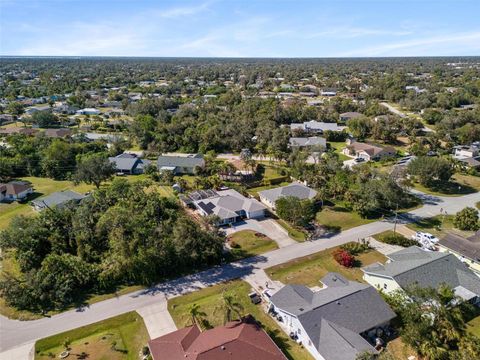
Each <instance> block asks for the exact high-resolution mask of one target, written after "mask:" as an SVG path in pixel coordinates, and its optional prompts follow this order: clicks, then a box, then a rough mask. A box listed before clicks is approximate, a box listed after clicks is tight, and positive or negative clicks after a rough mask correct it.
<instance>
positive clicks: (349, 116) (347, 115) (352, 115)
mask: <svg viewBox="0 0 480 360" xmlns="http://www.w3.org/2000/svg"><path fill="white" fill-rule="evenodd" d="M360 116H363V114H361V113H359V112H356V111H348V112H344V113H342V114H340V121H342V122H346V121H348V120H350V119H355V118H358V117H360Z"/></svg>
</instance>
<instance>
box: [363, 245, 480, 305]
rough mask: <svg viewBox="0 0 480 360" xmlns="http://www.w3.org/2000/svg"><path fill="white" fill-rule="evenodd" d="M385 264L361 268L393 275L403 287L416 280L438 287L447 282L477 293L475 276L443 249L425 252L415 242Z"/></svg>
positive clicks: (479, 281) (479, 282)
mask: <svg viewBox="0 0 480 360" xmlns="http://www.w3.org/2000/svg"><path fill="white" fill-rule="evenodd" d="M389 258H390V260H391V261H390V262H388V263H386V264H385V265H382V264H378V263H377V264H373V265H370V266H366V267H364V268H363V269H362V270H363V271H364V272H366V273H368V274H373V275H380V276H387V277H391V278H393V279H394V280H395V281H396V282H397V283H398V284H399V285H400V286H401V287H402V288H406V287H408V286H411V285H414V284H417V285H418V286H421V287H433V288H437V287H438V286H440V285H441V284H447V285H449V286H450V287H452V288H453V289H456V288H465V289H467V290H469V291H470V292H472V293H474V294H476V295H477V296H480V278H478V277H477V276H476V275H475V274H474V273H473V272H472V271H471V270H470V269H469V268H468V267H467V266H466V265H465V264H464V263H463V262H461V261H460V260H459V259H458V258H457V257H455V255H453V254H450V253H442V252H427V251H424V250H422V249H420V248H418V247H416V246H411V247H409V248H406V249H403V250H400V251H397V252H395V253H392V254H390V255H389Z"/></svg>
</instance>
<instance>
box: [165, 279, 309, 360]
mask: <svg viewBox="0 0 480 360" xmlns="http://www.w3.org/2000/svg"><path fill="white" fill-rule="evenodd" d="M224 290H225V291H228V292H229V293H230V294H232V295H233V298H234V299H235V301H236V302H238V303H239V304H240V305H241V306H242V308H243V310H242V313H243V314H245V315H247V314H251V315H252V316H253V317H255V319H256V320H257V321H259V322H260V323H261V324H262V327H263V328H264V329H265V331H266V332H267V333H268V334H269V335H270V337H271V338H272V339H273V340H274V341H275V343H276V344H277V345H278V347H279V348H280V349H282V351H283V352H284V353H285V354H286V355H287V356H288V358H289V359H294V360H307V359H312V358H311V356H310V354H309V353H308V351H307V350H305V349H303V348H301V347H300V346H299V345H298V344H297V343H295V342H294V341H292V340H290V338H289V337H288V336H287V335H286V334H285V333H284V332H283V331H282V330H281V329H280V327H279V326H278V325H277V324H276V322H275V321H274V320H273V319H272V318H270V317H269V316H268V315H267V314H266V313H265V312H264V311H263V308H262V307H261V306H260V305H253V304H252V303H251V302H250V299H249V298H248V293H249V292H250V291H251V286H250V285H249V284H248V283H246V282H245V281H241V280H234V281H229V282H226V283H222V284H219V285H215V286H211V287H209V288H206V289H202V290H199V291H195V292H192V293H190V294H187V295H183V296H180V297H175V298H173V299H170V300H168V311H169V312H170V315H172V318H173V320H174V321H175V324H176V325H177V327H178V328H183V327H185V326H189V325H191V319H190V315H189V313H188V312H189V311H188V310H189V308H190V306H191V305H192V304H197V305H198V306H199V307H200V311H202V312H204V313H205V314H206V316H205V320H206V323H208V324H209V325H210V326H219V325H223V312H222V302H223V301H222V292H223V291H224Z"/></svg>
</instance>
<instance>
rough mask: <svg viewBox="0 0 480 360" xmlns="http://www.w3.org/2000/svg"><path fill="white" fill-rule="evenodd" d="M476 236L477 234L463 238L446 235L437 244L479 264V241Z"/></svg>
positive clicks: (450, 234)
mask: <svg viewBox="0 0 480 360" xmlns="http://www.w3.org/2000/svg"><path fill="white" fill-rule="evenodd" d="M478 234H479V233H477V234H475V235H473V236H470V237H468V238H464V237H462V236H460V235H456V234H452V233H448V234H447V235H446V236H445V237H443V238H442V239H440V241H439V242H438V244H439V245H441V246H443V247H446V248H447V249H450V250H452V251H455V252H456V253H459V254H460V255H463V256H465V257H467V258H469V259H470V260H474V261H476V262H480V239H479V236H478Z"/></svg>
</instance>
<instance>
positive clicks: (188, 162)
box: [157, 155, 205, 169]
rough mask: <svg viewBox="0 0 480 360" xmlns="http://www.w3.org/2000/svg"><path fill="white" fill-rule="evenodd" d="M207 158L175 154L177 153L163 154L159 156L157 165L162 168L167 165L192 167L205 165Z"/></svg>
mask: <svg viewBox="0 0 480 360" xmlns="http://www.w3.org/2000/svg"><path fill="white" fill-rule="evenodd" d="M204 165H205V160H204V159H203V158H202V157H196V156H175V155H161V156H159V157H158V160H157V166H158V168H159V169H160V168H162V167H165V166H169V167H170V166H175V167H177V166H178V167H191V168H194V167H195V166H204Z"/></svg>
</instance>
